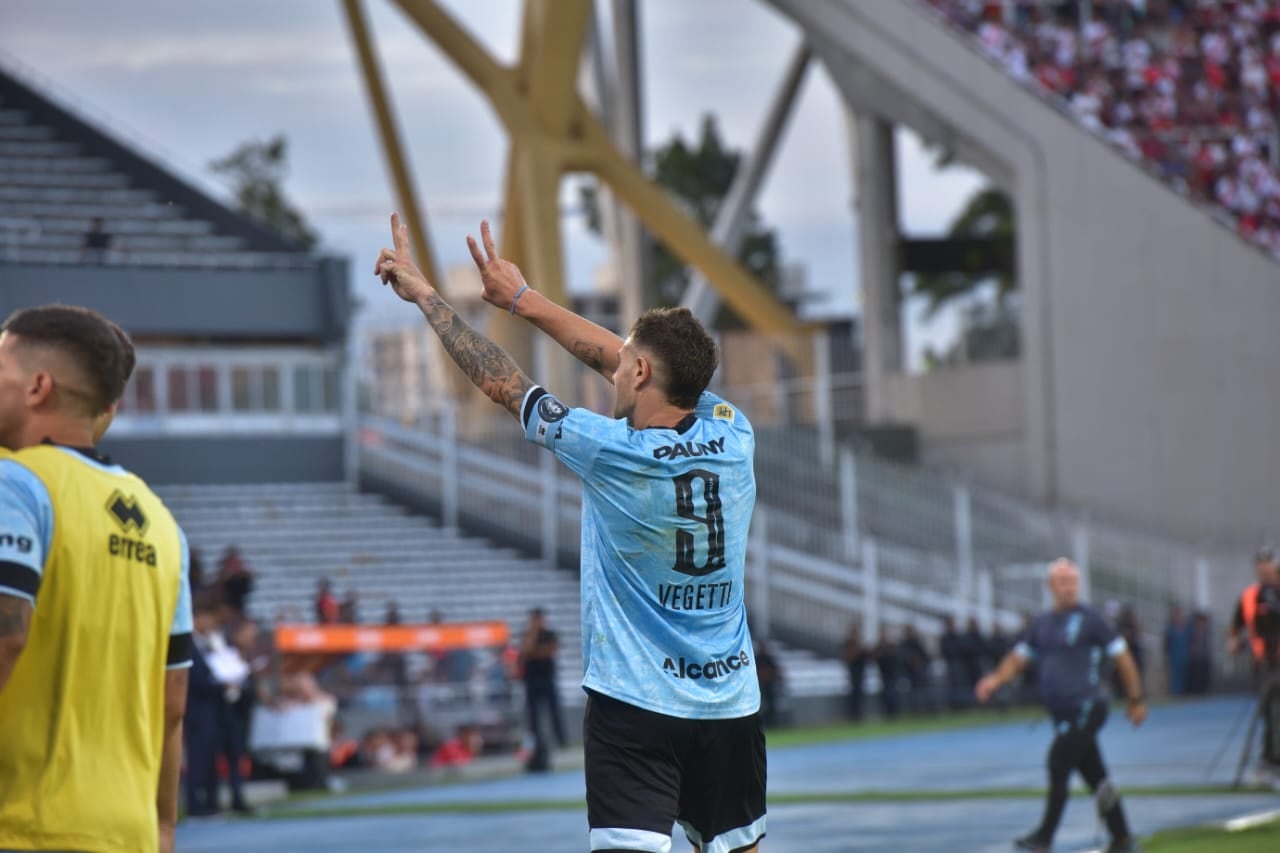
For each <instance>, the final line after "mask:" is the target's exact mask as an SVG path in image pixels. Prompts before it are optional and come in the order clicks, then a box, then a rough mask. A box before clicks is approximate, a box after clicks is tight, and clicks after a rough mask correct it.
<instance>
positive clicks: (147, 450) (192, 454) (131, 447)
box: [102, 434, 346, 486]
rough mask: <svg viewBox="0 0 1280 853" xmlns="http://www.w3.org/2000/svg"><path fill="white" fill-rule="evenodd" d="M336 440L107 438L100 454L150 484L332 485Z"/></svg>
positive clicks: (338, 472)
mask: <svg viewBox="0 0 1280 853" xmlns="http://www.w3.org/2000/svg"><path fill="white" fill-rule="evenodd" d="M344 442H345V439H344V438H343V437H342V436H297V435H284V436H281V435H237V436H191V437H187V436H149V437H146V438H142V437H139V438H132V437H129V438H119V437H117V438H112V437H111V435H110V434H108V436H107V438H106V439H104V440H103V442H102V451H103V452H104V453H106V454H107V455H108V456H110V457H111V461H113V462H116V463H117V464H120V465H123V466H124V467H125V468H127V469H129V470H130V471H132V472H133V473H135V474H137V475H138V476H140V477H142V478H143V479H144V480H146V481H147V482H148V483H150V484H151V485H153V486H163V485H187V484H191V483H200V484H220V483H332V482H338V481H340V480H342V479H344V478H345V476H346V474H345V472H344V470H343V447H344Z"/></svg>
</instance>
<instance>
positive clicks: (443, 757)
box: [429, 724, 484, 768]
mask: <svg viewBox="0 0 1280 853" xmlns="http://www.w3.org/2000/svg"><path fill="white" fill-rule="evenodd" d="M483 748H484V739H483V738H482V737H481V736H480V731H479V730H478V729H477V728H476V727H475V726H473V725H470V724H463V725H461V726H458V729H457V731H456V732H455V733H454V736H453V737H452V738H450V739H449V740H447V741H445V742H444V743H442V744H440V746H439V747H437V748H436V751H435V752H433V753H432V754H431V760H430V762H429V766H431V767H433V768H436V767H462V766H463V765H466V764H470V763H471V761H472V760H473V759H475V757H476V756H477V755H479V754H480V750H481V749H483Z"/></svg>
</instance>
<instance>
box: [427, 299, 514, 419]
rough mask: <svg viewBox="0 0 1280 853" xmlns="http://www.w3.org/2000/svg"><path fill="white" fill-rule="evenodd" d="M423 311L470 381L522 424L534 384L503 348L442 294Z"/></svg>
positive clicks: (447, 350) (430, 300)
mask: <svg viewBox="0 0 1280 853" xmlns="http://www.w3.org/2000/svg"><path fill="white" fill-rule="evenodd" d="M420 307H421V308H422V313H423V314H425V315H426V318H427V322H428V323H430V324H431V328H432V329H434V330H435V332H436V334H437V335H438V336H439V337H440V342H441V343H442V344H444V348H445V352H447V353H449V357H450V358H452V359H453V361H454V363H455V364H457V365H458V367H460V368H462V372H463V373H465V374H467V378H469V379H470V380H471V382H472V383H473V384H474V385H475V386H476V387H477V388H479V389H480V390H481V391H483V392H484V394H485V396H487V397H488V398H489V399H490V400H492V401H493V402H495V403H497V404H498V405H499V406H502V407H503V408H504V409H506V410H507V411H508V412H510V413H511V414H512V415H514V416H515V418H516V419H517V420H519V418H520V404H521V403H523V402H524V396H525V394H526V393H527V392H528V390H529V389H530V388H532V387H533V384H534V383H533V381H532V380H531V379H529V377H528V376H526V375H525V373H524V371H523V370H521V369H520V365H518V364H516V363H515V361H514V360H513V359H512V358H511V356H509V355H507V352H506V350H504V349H503V348H502V347H500V346H498V345H497V344H495V343H494V342H493V341H491V340H489V339H488V338H486V337H484V336H483V335H480V334H477V333H476V331H475V330H474V329H472V328H471V327H470V326H468V325H467V324H466V322H464V321H463V319H462V318H461V317H459V316H458V315H457V312H455V311H454V310H453V308H452V307H450V305H449V303H447V302H445V301H444V300H443V299H441V298H440V296H439V294H434V293H433V294H432V295H431V296H429V297H427V299H426V300H425V301H423V303H422V304H421V305H420Z"/></svg>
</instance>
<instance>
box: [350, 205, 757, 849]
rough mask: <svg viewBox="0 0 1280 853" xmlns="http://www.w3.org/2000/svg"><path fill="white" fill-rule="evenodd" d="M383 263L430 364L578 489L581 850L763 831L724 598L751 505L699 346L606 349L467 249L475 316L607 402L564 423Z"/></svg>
mask: <svg viewBox="0 0 1280 853" xmlns="http://www.w3.org/2000/svg"><path fill="white" fill-rule="evenodd" d="M391 224H392V235H393V238H394V241H395V248H394V249H383V250H382V252H381V253H380V254H379V256H378V262H377V264H376V265H375V267H374V272H375V274H377V275H379V276H380V277H381V278H382V281H383V283H389V284H391V285H392V287H393V288H394V290H395V292H396V294H397V295H398V296H399V297H400V298H401V299H404V300H405V301H407V302H412V303H414V304H416V305H417V306H418V308H419V309H420V310H421V311H422V313H423V314H424V315H425V316H426V318H427V320H428V322H429V323H430V325H431V328H432V329H434V330H435V332H436V334H437V335H439V337H440V340H441V342H442V343H443V344H444V348H445V351H446V352H448V353H449V356H450V357H451V358H452V359H453V360H454V361H455V362H456V363H457V364H458V366H459V367H460V368H462V370H463V372H465V373H466V374H467V376H468V377H470V379H471V381H472V382H473V383H475V385H476V386H477V387H479V388H480V390H482V391H484V392H485V394H486V395H488V397H489V398H490V399H491V400H493V401H494V402H495V403H497V404H498V405H500V406H502V407H503V408H505V409H506V410H507V411H508V412H510V413H511V414H512V415H513V416H514V417H515V418H516V419H517V420H519V421H520V424H521V426H522V427H523V428H524V432H525V437H526V438H528V440H529V441H532V442H534V443H536V444H540V445H542V446H543V447H546V448H547V449H549V450H551V451H552V452H553V453H555V455H556V456H557V457H558V458H559V459H560V460H561V461H562V462H563V463H564V464H565V465H566V466H568V468H569V469H570V470H572V471H573V472H574V473H575V474H577V475H578V477H580V478H581V480H582V483H583V506H582V619H583V629H582V635H583V659H584V661H585V664H586V676H585V678H584V680H583V687H584V689H586V691H587V694H588V699H587V710H586V717H585V723H584V737H585V750H586V779H587V820H588V823H589V824H590V829H591V832H590V842H591V849H592V850H594V851H606V850H620V851H621V850H625V851H651V853H666V851H669V850H670V849H671V829H672V826H673V824H674V823H676V822H678V823H679V824H680V825H681V826H682V828H683V829H684V831H685V834H686V835H687V836H688V838H689V841H690V843H692V844H693V845H694V846H695V847H696V848H697V849H699V850H700V851H702V852H703V853H729V852H730V851H735V853H751V851H755V850H758V849H759V843H760V839H761V838H763V837H764V834H765V743H764V733H763V730H762V729H761V725H760V718H759V709H760V690H759V685H758V682H757V680H756V673H755V656H754V653H753V651H752V648H751V637H750V635H749V633H748V631H747V614H746V606H745V602H744V597H743V588H742V587H743V574H744V566H745V559H746V545H747V529H748V527H749V525H750V523H751V511H752V508H753V506H754V505H755V475H754V473H753V467H752V460H753V457H754V454H755V436H754V434H753V433H752V430H751V424H750V423H748V422H747V419H746V418H745V417H744V416H743V414H742V413H741V412H740V411H738V410H737V409H736V408H735V407H734V406H732V405H730V404H729V403H727V402H725V401H724V400H721V399H719V398H718V397H716V396H715V395H713V394H710V393H708V392H707V390H706V388H707V385H708V384H709V383H710V381H711V377H712V375H713V374H714V373H715V369H716V366H717V362H718V354H717V351H716V346H715V343H714V341H712V339H711V337H710V336H709V335H708V334H707V332H706V330H705V329H703V327H702V326H701V324H699V323H698V321H697V320H696V319H695V318H694V317H693V315H692V314H691V313H690V312H689V311H688V310H686V309H659V310H653V311H649V312H647V313H646V314H644V315H643V316H642V317H641V318H640V319H638V320H637V321H636V323H635V325H634V326H633V327H632V328H631V333H630V335H629V336H628V337H627V339H626V340H625V341H623V340H622V339H621V338H619V337H618V336H617V335H615V334H613V333H612V332H610V331H608V330H607V329H604V328H601V327H600V326H597V325H596V324H594V323H592V322H590V321H589V320H587V319H585V318H583V317H580V316H578V315H576V314H574V313H573V312H571V311H569V310H567V309H565V308H562V307H560V306H558V305H555V304H554V303H552V302H551V301H549V300H547V299H545V298H543V297H542V295H541V294H539V293H538V292H537V291H535V290H532V289H531V288H530V287H529V285H528V284H527V283H525V281H524V278H523V276H522V275H521V274H520V270H519V269H518V268H516V266H515V265H514V264H512V263H510V262H508V261H505V260H503V259H501V258H499V257H498V253H497V250H496V248H495V246H494V242H493V236H492V234H491V233H490V230H489V225H488V223H487V222H486V223H483V224H482V225H481V227H480V234H481V239H482V241H483V251H482V250H481V247H480V246H479V245H477V244H476V241H475V240H474V239H472V238H470V237H468V238H467V243H468V246H469V248H470V249H471V256H472V257H473V258H474V259H475V262H476V266H477V267H478V268H479V270H480V276H481V281H482V282H483V285H484V299H485V301H486V302H489V303H491V304H493V305H495V306H496V307H498V308H501V309H503V310H506V311H509V312H510V313H511V314H512V315H519V316H520V317H523V318H525V319H526V320H528V321H529V322H531V323H533V324H534V326H536V327H537V328H538V329H540V330H541V331H543V332H545V333H546V334H548V335H550V336H551V337H552V338H553V339H554V340H555V341H556V342H557V343H558V344H560V345H561V346H562V347H564V348H565V349H566V350H568V351H569V352H570V353H572V354H573V355H574V356H576V357H577V358H578V359H579V360H581V361H582V362H584V363H585V364H587V365H588V366H590V367H591V368H592V369H593V370H595V371H596V372H598V373H600V374H601V375H602V376H603V377H604V378H605V379H606V380H607V381H608V382H609V383H610V384H612V385H613V387H614V394H615V403H614V412H613V417H611V418H610V417H605V416H603V415H598V414H595V413H593V412H591V411H588V410H586V409H580V408H573V407H571V406H570V405H568V404H566V403H564V402H562V401H561V400H560V399H559V398H557V397H556V396H555V395H554V393H553V392H552V390H550V389H546V388H543V387H541V386H540V385H537V384H536V383H534V382H533V381H532V380H530V379H529V377H528V376H526V375H525V374H524V372H523V371H521V370H520V368H519V366H518V365H516V364H515V362H514V361H512V359H511V357H510V356H508V355H507V353H505V352H504V351H503V350H502V349H501V348H500V347H499V346H497V345H496V344H494V343H493V342H492V341H490V340H488V339H487V338H485V337H483V336H481V335H479V334H478V333H476V332H475V331H474V330H472V329H471V328H469V327H468V326H467V325H466V323H464V322H463V321H462V319H461V318H460V317H458V315H457V314H456V313H455V312H454V310H453V309H452V308H451V307H449V305H448V304H447V303H446V302H445V301H444V300H443V299H441V298H440V295H439V294H438V293H436V291H435V289H434V288H433V287H432V286H431V285H430V283H429V282H427V280H426V278H425V277H424V276H423V275H422V273H421V271H419V270H418V268H417V266H416V265H415V264H414V263H413V259H412V257H411V254H410V251H409V240H408V234H407V231H406V229H405V227H404V226H403V225H401V224H400V222H399V218H398V217H396V216H394V215H393V216H392V219H391Z"/></svg>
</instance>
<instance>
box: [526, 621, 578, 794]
mask: <svg viewBox="0 0 1280 853" xmlns="http://www.w3.org/2000/svg"><path fill="white" fill-rule="evenodd" d="M559 652H560V638H559V637H558V636H556V632H555V631H552V630H551V629H550V628H548V627H547V618H546V613H545V612H544V611H543V609H542V608H541V607H535V608H534V609H533V610H531V611H530V612H529V623H528V624H527V625H526V626H525V629H524V636H523V637H521V639H520V669H521V672H522V676H523V678H524V696H525V709H526V714H527V717H528V724H529V733H530V734H532V735H533V754H532V755H531V756H530V757H529V761H528V763H527V764H526V765H525V769H526V770H528V771H529V772H530V773H545V772H546V771H548V770H550V769H551V746H550V744H549V743H548V742H547V726H548V725H549V726H550V727H551V731H552V733H553V734H554V735H555V739H556V744H557V745H558V746H561V747H563V746H564V745H565V743H566V742H567V738H566V737H565V730H564V720H563V719H562V718H561V715H560V691H559V690H558V689H557V688H556V655H557V654H559Z"/></svg>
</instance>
